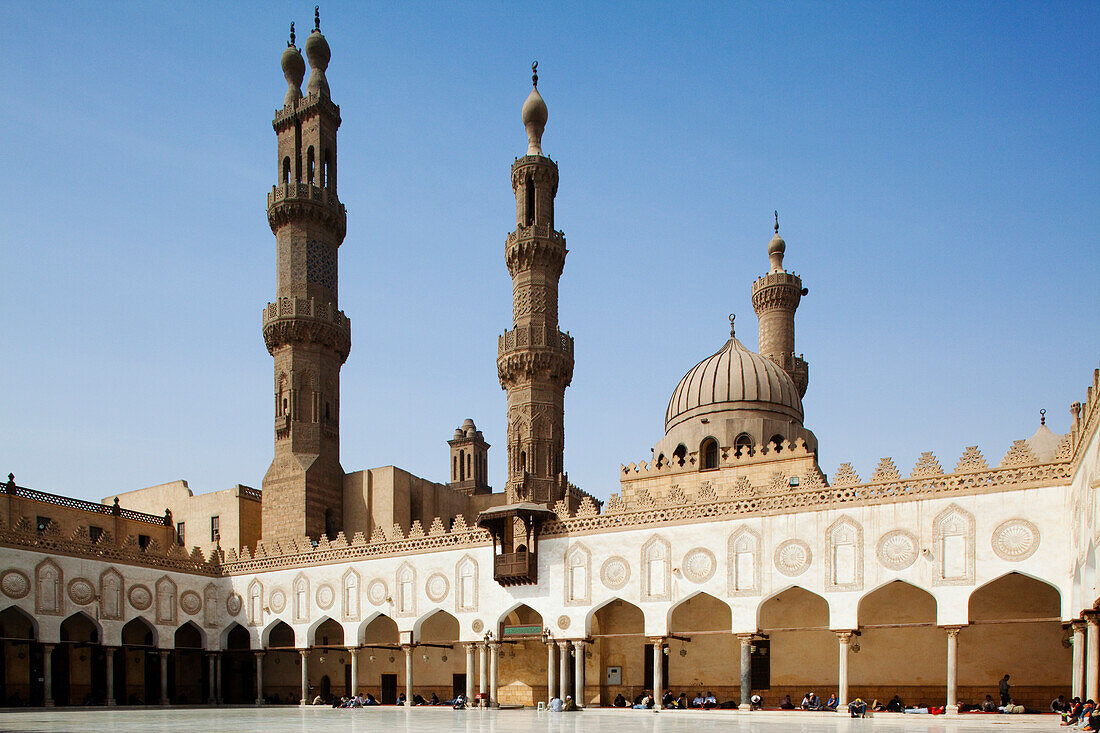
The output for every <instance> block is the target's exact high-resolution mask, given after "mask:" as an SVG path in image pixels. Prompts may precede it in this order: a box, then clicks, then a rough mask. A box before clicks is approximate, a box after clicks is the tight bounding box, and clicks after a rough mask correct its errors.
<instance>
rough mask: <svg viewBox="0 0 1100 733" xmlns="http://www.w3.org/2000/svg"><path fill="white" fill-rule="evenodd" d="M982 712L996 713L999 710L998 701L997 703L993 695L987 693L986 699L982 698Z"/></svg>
mask: <svg viewBox="0 0 1100 733" xmlns="http://www.w3.org/2000/svg"><path fill="white" fill-rule="evenodd" d="M982 712H983V713H995V712H997V703H995V702H994V701H993V697H992V696H991V695H986V696H985V699H984V700H982Z"/></svg>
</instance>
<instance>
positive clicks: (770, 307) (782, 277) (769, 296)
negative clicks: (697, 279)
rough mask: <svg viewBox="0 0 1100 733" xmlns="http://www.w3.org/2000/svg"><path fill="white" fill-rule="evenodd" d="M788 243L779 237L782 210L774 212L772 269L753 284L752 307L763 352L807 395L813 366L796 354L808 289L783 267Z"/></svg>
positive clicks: (770, 256) (761, 353)
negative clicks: (797, 318)
mask: <svg viewBox="0 0 1100 733" xmlns="http://www.w3.org/2000/svg"><path fill="white" fill-rule="evenodd" d="M786 249H787V243H786V242H784V241H783V239H782V237H780V236H779V213H778V212H776V215H775V236H774V237H772V241H770V242H769V243H768V259H769V260H771V269H770V270H769V271H768V274H766V275H764V276H763V277H760V278H758V279H757V280H756V282H754V283H753V284H752V308H753V310H755V311H756V317H757V319H758V320H759V321H760V355H761V356H766V357H768V358H769V359H771V360H772V361H774V362H775V363H776V364H778V365H779V366H780V367H782V368H783V370H784V371H786V372H787V374H789V375H790V377H791V379H793V380H794V383H795V386H797V387H798V392H799V395H800V396H805V395H806V385H808V384H809V381H810V368H809V365H808V364H806V360H805V359H803V358H802V355H801V354H799V355H797V356H796V355H795V353H794V312H795V311H796V310H798V303H799V302H800V301H801V300H802V296H803V295H806V294H807V293H808V292H809V291H808V290H806V289H805V288H803V287H802V280H801V278H799V277H798V275H795V274H794V273H793V272H787V271H786V270H784V269H783V253H784V252H785V251H786Z"/></svg>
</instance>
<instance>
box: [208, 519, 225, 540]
mask: <svg viewBox="0 0 1100 733" xmlns="http://www.w3.org/2000/svg"><path fill="white" fill-rule="evenodd" d="M221 538H222V534H221V532H220V531H219V530H218V517H210V541H211V542H217V541H218V540H220V539H221Z"/></svg>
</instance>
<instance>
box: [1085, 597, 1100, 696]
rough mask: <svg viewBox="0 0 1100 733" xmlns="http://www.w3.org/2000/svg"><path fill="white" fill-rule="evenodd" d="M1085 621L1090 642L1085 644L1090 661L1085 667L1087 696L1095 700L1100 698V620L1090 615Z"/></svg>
mask: <svg viewBox="0 0 1100 733" xmlns="http://www.w3.org/2000/svg"><path fill="white" fill-rule="evenodd" d="M1085 621H1086V623H1087V624H1088V626H1087V628H1086V632H1087V634H1088V642H1087V643H1086V644H1085V653H1086V655H1087V659H1088V662H1087V665H1086V667H1085V689H1086V695H1085V696H1086V697H1088V698H1091V699H1093V700H1095V699H1096V698H1097V697H1100V676H1098V675H1100V626H1098V624H1100V618H1097V617H1096V616H1095V615H1093V614H1089V615H1088V616H1087V617H1086V618H1085Z"/></svg>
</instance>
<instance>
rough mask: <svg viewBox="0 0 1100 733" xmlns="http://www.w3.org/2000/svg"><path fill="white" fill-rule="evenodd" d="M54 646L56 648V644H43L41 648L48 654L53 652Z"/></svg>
mask: <svg viewBox="0 0 1100 733" xmlns="http://www.w3.org/2000/svg"><path fill="white" fill-rule="evenodd" d="M55 646H57V644H43V645H42V648H43V649H45V650H46V651H50V652H52V651H53V648H54V647H55Z"/></svg>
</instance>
